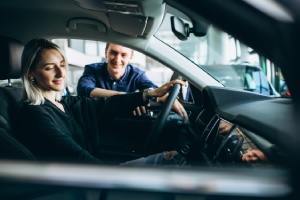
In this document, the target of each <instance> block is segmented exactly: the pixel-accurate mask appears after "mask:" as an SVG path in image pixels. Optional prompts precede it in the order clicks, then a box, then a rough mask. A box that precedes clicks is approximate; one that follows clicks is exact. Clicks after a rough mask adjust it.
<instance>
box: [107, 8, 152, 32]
mask: <svg viewBox="0 0 300 200" xmlns="http://www.w3.org/2000/svg"><path fill="white" fill-rule="evenodd" d="M109 21H110V26H111V29H112V30H114V31H116V32H119V33H123V34H126V35H130V36H134V37H137V36H142V35H143V34H144V32H145V28H146V25H147V21H148V17H144V16H138V15H126V14H119V13H109Z"/></svg>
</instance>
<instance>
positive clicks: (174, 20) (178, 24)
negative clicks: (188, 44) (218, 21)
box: [171, 16, 209, 41]
mask: <svg viewBox="0 0 300 200" xmlns="http://www.w3.org/2000/svg"><path fill="white" fill-rule="evenodd" d="M171 28H172V32H173V33H174V35H175V36H176V37H177V38H178V39H179V40H182V41H184V40H187V38H188V37H189V36H190V33H193V34H194V35H195V36H196V37H203V36H205V35H206V34H207V31H208V28H209V24H208V23H206V22H202V23H195V22H193V28H190V26H189V24H188V23H185V22H184V21H183V20H182V19H180V18H178V17H175V16H172V17H171Z"/></svg>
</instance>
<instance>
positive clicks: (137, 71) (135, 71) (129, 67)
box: [127, 64, 145, 74]
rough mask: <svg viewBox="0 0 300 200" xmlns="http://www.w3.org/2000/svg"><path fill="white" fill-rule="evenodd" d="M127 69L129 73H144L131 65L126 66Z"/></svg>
mask: <svg viewBox="0 0 300 200" xmlns="http://www.w3.org/2000/svg"><path fill="white" fill-rule="evenodd" d="M127 69H128V70H129V72H131V73H135V74H143V73H145V71H144V70H142V69H140V68H138V67H135V66H133V65H132V64H128V65H127Z"/></svg>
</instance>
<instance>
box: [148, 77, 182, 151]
mask: <svg viewBox="0 0 300 200" xmlns="http://www.w3.org/2000/svg"><path fill="white" fill-rule="evenodd" d="M179 90H180V84H178V83H176V84H174V85H173V87H172V89H171V90H170V92H169V96H168V97H167V100H166V101H165V103H164V105H163V107H162V109H161V111H160V113H159V114H158V116H157V118H156V120H155V121H154V125H153V127H152V129H151V132H150V134H149V136H148V138H147V141H146V143H145V145H144V152H145V153H146V154H148V153H149V152H150V151H151V149H153V148H154V147H155V143H156V141H157V140H158V139H159V137H160V135H161V132H162V129H163V128H164V126H165V124H166V120H167V118H168V115H169V113H170V111H171V109H172V106H173V104H174V102H175V100H176V97H177V94H178V92H179Z"/></svg>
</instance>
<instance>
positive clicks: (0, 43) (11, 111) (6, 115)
mask: <svg viewBox="0 0 300 200" xmlns="http://www.w3.org/2000/svg"><path fill="white" fill-rule="evenodd" d="M23 49H24V45H23V44H22V43H21V42H19V41H17V40H15V39H13V38H10V37H6V36H0V80H7V85H5V86H1V87H0V159H23V160H24V159H35V157H34V155H33V154H32V153H31V152H30V151H29V150H28V149H27V148H26V147H25V146H24V145H23V144H22V143H21V142H20V141H19V140H18V139H17V138H16V136H15V134H14V133H15V131H16V125H15V123H16V120H17V116H18V110H19V109H20V105H21V104H20V102H21V100H22V98H23V95H24V88H23V87H20V86H18V87H14V86H12V82H11V79H20V78H21V57H22V52H23Z"/></svg>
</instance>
